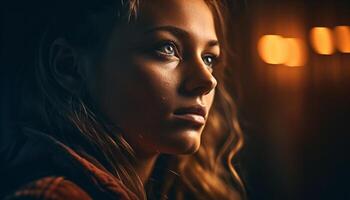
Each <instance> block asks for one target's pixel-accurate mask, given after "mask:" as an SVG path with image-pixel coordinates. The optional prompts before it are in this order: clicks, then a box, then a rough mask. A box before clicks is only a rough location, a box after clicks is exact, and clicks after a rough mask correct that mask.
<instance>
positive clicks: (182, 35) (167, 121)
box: [88, 0, 220, 154]
mask: <svg viewBox="0 0 350 200" xmlns="http://www.w3.org/2000/svg"><path fill="white" fill-rule="evenodd" d="M144 2H146V1H144ZM217 40H218V39H217V36H216V32H215V26H214V19H213V16H212V13H211V11H210V9H209V7H208V6H207V5H206V3H205V2H204V1H203V0H191V1H189V0H167V1H164V0H154V1H152V3H151V2H148V1H147V3H143V4H141V6H140V12H139V13H138V16H137V20H136V22H133V23H132V24H128V25H126V26H123V27H119V28H116V29H115V30H114V32H113V34H112V36H111V39H110V41H109V42H108V45H107V49H106V53H105V55H104V57H103V59H102V61H101V62H100V64H99V65H98V66H97V67H96V66H95V68H94V69H93V70H91V71H90V73H89V74H88V78H89V83H88V89H89V92H90V95H91V96H92V97H93V98H94V101H95V102H96V103H97V106H98V108H99V109H100V110H101V111H102V113H103V114H105V115H106V116H107V118H108V119H109V120H110V121H111V122H112V123H113V124H115V125H116V126H118V127H120V128H121V129H122V130H123V132H124V133H123V134H124V137H125V139H126V140H127V142H128V143H129V144H130V145H131V146H132V147H133V148H134V149H135V151H136V152H137V153H139V154H154V153H170V154H185V153H193V152H195V151H196V150H197V149H198V148H199V145H200V138H201V133H202V131H203V128H204V126H205V123H206V120H207V117H208V112H209V110H210V108H211V106H212V103H213V99H214V93H215V87H216V84H217V82H216V79H215V78H214V77H213V75H212V70H213V69H215V60H216V58H217V57H218V56H219V54H220V48H219V46H218V41H217Z"/></svg>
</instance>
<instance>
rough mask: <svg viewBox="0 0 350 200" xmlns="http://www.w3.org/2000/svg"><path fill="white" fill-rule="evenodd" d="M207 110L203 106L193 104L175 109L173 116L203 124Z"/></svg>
mask: <svg viewBox="0 0 350 200" xmlns="http://www.w3.org/2000/svg"><path fill="white" fill-rule="evenodd" d="M206 115H207V111H206V109H205V107H203V106H199V105H195V106H190V107H182V108H179V109H176V110H175V112H174V117H175V118H176V119H178V120H182V121H187V122H190V123H192V124H195V125H200V126H202V125H204V124H205V118H206Z"/></svg>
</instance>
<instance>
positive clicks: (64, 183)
mask: <svg viewBox="0 0 350 200" xmlns="http://www.w3.org/2000/svg"><path fill="white" fill-rule="evenodd" d="M11 146H12V148H11V149H12V150H11V152H10V156H7V157H6V160H5V161H4V162H5V163H2V164H1V166H0V167H1V168H0V169H1V171H0V179H1V180H0V188H1V190H0V199H9V200H10V199H45V200H49V199H50V200H51V199H52V200H53V199H55V200H63V199H64V200H66V199H72V200H74V199H79V200H88V199H102V200H108V199H123V200H124V199H125V200H129V199H130V200H132V199H137V197H136V195H135V194H134V193H132V192H131V191H130V190H128V188H126V186H125V185H123V184H122V183H121V182H120V180H118V179H117V178H115V176H113V175H112V174H110V173H109V172H108V171H107V170H106V169H105V168H104V167H103V166H102V165H101V164H99V163H98V162H97V161H96V160H94V159H93V158H92V157H89V156H87V155H82V154H78V153H77V152H76V151H74V150H73V149H71V148H69V147H68V146H66V145H65V144H62V143H61V142H59V141H58V140H56V139H55V138H53V137H51V136H48V135H47V134H44V133H41V132H39V131H36V130H33V129H28V128H26V129H24V131H23V134H21V137H19V138H17V139H16V141H15V143H14V144H13V145H11Z"/></svg>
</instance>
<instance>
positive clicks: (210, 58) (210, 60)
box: [202, 54, 218, 68]
mask: <svg viewBox="0 0 350 200" xmlns="http://www.w3.org/2000/svg"><path fill="white" fill-rule="evenodd" d="M217 57H218V56H215V55H212V54H207V55H204V56H203V58H202V59H203V62H204V64H206V65H207V66H208V67H211V68H212V67H213V66H214V64H215V63H216V61H217Z"/></svg>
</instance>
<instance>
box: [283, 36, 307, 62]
mask: <svg viewBox="0 0 350 200" xmlns="http://www.w3.org/2000/svg"><path fill="white" fill-rule="evenodd" d="M285 42H286V43H287V47H288V56H287V58H286V60H285V62H284V64H285V65H287V66H289V67H297V66H303V65H304V64H305V62H306V47H305V44H304V42H303V41H302V40H300V39H297V38H286V39H285Z"/></svg>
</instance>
